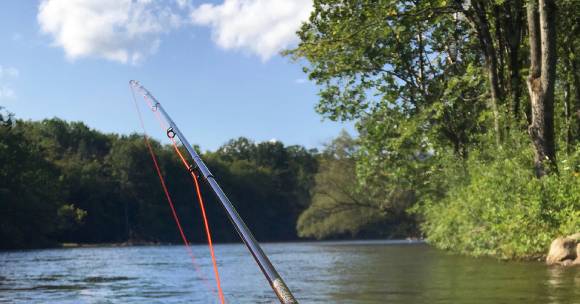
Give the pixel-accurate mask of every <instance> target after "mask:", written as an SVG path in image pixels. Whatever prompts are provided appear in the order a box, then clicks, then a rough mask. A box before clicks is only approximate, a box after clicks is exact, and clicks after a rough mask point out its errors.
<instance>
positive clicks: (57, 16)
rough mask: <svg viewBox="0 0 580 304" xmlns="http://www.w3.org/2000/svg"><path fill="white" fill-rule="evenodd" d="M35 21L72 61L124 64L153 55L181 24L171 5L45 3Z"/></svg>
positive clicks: (139, 0)
mask: <svg viewBox="0 0 580 304" xmlns="http://www.w3.org/2000/svg"><path fill="white" fill-rule="evenodd" d="M172 3H173V2H172ZM180 3H184V2H183V1H179V2H178V3H177V4H178V6H179V5H180ZM37 19H38V23H39V24H40V28H41V31H42V32H43V33H46V34H48V35H50V36H52V38H53V42H54V45H56V46H59V47H62V48H63V49H64V51H65V54H66V56H67V57H68V58H70V59H77V58H81V57H100V58H105V59H108V60H113V61H118V62H122V63H138V62H139V61H140V60H142V59H143V58H144V57H146V56H148V55H151V54H153V53H155V52H156V51H157V49H158V47H159V44H160V35H161V34H162V33H166V32H168V31H169V30H170V29H173V28H176V27H178V26H180V24H181V23H182V21H181V18H180V17H179V15H177V14H176V13H175V12H174V11H173V10H172V6H171V5H169V4H168V3H167V1H153V0H42V2H41V3H40V6H39V8H38V16H37Z"/></svg>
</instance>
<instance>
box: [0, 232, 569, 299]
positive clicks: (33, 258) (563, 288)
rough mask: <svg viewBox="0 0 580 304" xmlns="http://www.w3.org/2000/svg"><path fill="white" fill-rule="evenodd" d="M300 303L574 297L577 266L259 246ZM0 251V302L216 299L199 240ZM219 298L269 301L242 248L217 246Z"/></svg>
mask: <svg viewBox="0 0 580 304" xmlns="http://www.w3.org/2000/svg"><path fill="white" fill-rule="evenodd" d="M264 247H265V251H266V252H267V253H268V254H269V255H270V257H271V259H272V261H273V262H274V264H275V265H276V266H277V267H278V269H279V271H280V273H281V274H282V275H283V277H284V278H285V279H286V281H287V283H288V285H289V286H290V288H291V289H292V290H293V291H294V292H295V295H296V296H297V297H298V298H299V300H301V303H405V304H410V303H530V304H535V303H538V304H540V303H541V304H546V303H554V304H556V303H562V304H568V303H580V267H576V268H561V267H546V266H545V265H543V264H541V263H519V262H510V263H505V262H499V261H496V260H493V259H473V258H466V257H460V256H455V255H451V254H448V253H445V252H441V251H437V250H434V249H432V248H430V247H428V246H426V245H423V244H409V243H406V242H385V241H378V242H321V243H286V244H266V245H264ZM194 253H195V257H196V265H197V267H194V266H193V264H192V262H191V259H190V257H189V256H188V255H187V252H186V251H185V249H184V248H183V247H182V246H151V247H110V248H74V249H55V250H34V251H10V252H0V303H217V296H216V294H215V291H214V285H215V284H214V281H213V275H212V268H211V262H210V259H209V254H208V251H207V249H206V247H205V246H201V245H200V246H194ZM216 255H217V257H218V259H219V268H220V276H221V278H222V287H223V289H224V292H225V295H226V299H227V301H228V303H275V298H274V297H273V296H272V292H271V290H270V288H269V286H268V284H267V282H266V280H265V279H264V278H263V277H262V275H261V274H260V273H259V271H258V268H257V267H256V265H255V264H254V262H253V260H252V259H251V257H250V256H249V254H248V253H247V251H246V249H245V247H243V246H242V245H237V244H231V245H217V246H216Z"/></svg>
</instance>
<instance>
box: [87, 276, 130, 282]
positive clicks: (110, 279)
mask: <svg viewBox="0 0 580 304" xmlns="http://www.w3.org/2000/svg"><path fill="white" fill-rule="evenodd" d="M130 280H135V278H130V277H124V276H114V277H103V276H93V277H86V278H84V279H82V280H81V282H84V283H110V282H119V281H130Z"/></svg>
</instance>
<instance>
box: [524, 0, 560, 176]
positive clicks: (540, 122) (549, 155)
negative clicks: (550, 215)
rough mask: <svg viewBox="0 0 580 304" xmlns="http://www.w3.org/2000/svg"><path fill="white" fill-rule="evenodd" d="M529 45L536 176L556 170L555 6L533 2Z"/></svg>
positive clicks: (551, 2) (541, 0) (542, 0)
mask: <svg viewBox="0 0 580 304" xmlns="http://www.w3.org/2000/svg"><path fill="white" fill-rule="evenodd" d="M527 20H528V33H529V44H530V75H529V77H528V93H529V95H530V102H531V110H532V111H531V112H532V117H531V120H532V121H531V124H530V126H529V128H528V132H529V134H530V138H531V140H532V143H533V147H534V165H535V170H536V176H538V177H541V176H544V175H546V174H547V173H548V172H550V171H555V170H557V165H556V144H555V136H554V87H555V83H556V3H555V0H539V1H530V2H529V3H528V7H527Z"/></svg>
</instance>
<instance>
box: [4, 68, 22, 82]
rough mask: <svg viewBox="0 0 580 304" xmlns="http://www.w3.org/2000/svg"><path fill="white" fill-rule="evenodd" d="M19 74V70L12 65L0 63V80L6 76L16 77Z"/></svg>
mask: <svg viewBox="0 0 580 304" xmlns="http://www.w3.org/2000/svg"><path fill="white" fill-rule="evenodd" d="M19 75H20V71H18V69H17V68H14V67H5V66H2V65H0V80H3V79H6V78H16V77H18V76H19Z"/></svg>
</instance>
